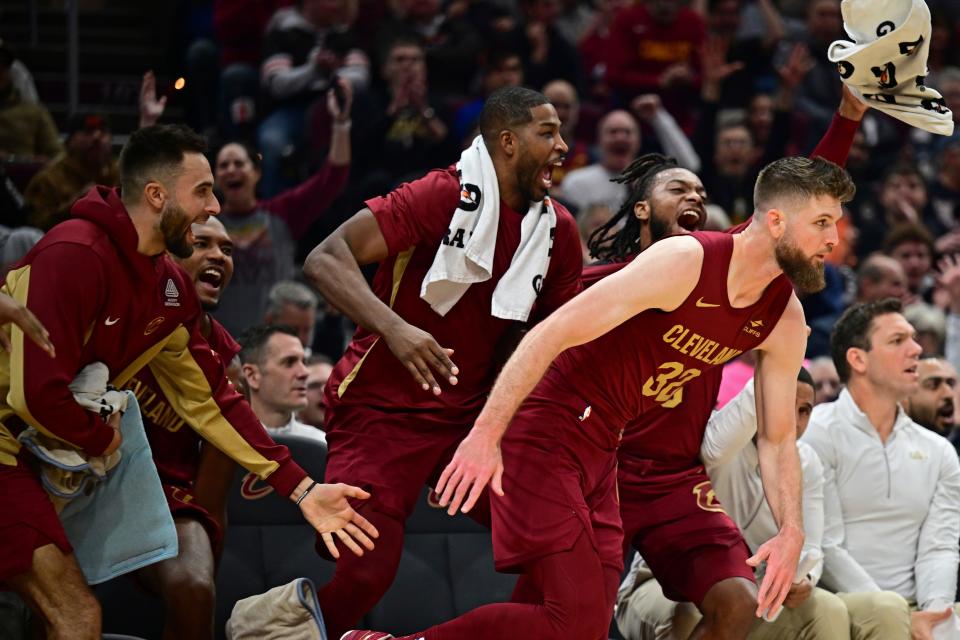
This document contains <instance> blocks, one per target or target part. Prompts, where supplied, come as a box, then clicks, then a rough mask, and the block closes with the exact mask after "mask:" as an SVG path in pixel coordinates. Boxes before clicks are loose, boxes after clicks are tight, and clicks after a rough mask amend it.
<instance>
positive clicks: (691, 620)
mask: <svg viewBox="0 0 960 640" xmlns="http://www.w3.org/2000/svg"><path fill="white" fill-rule="evenodd" d="M616 616H617V626H618V627H619V628H620V633H622V634H623V637H624V638H626V639H627V640H687V638H689V637H690V634H691V633H693V629H694V627H696V626H697V624H698V623H699V622H700V619H701V618H702V617H703V616H701V615H700V612H699V611H698V610H697V608H696V607H695V606H694V605H692V604H690V603H689V602H674V601H673V600H670V599H669V598H667V597H666V596H665V595H663V589H661V588H660V583H659V582H657V581H656V579H654V578H650V579H649V580H647V581H645V582H644V583H643V584H641V585H639V586H638V587H637V588H636V589H635V590H633V591H632V592H631V593H630V594H629V595H625V596H624V597H623V598H622V599H621V600H620V601H619V602H618V603H617V613H616Z"/></svg>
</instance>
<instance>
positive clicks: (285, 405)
mask: <svg viewBox="0 0 960 640" xmlns="http://www.w3.org/2000/svg"><path fill="white" fill-rule="evenodd" d="M240 345H241V346H242V348H241V350H240V363H241V367H242V368H241V371H242V373H243V378H244V381H245V383H246V386H247V389H248V390H249V393H250V406H251V407H252V408H253V412H254V413H255V414H256V415H257V417H258V418H260V422H261V423H263V426H264V427H265V428H266V430H267V432H268V433H269V434H270V435H271V436H276V435H294V436H302V437H306V438H312V439H315V440H319V441H321V442H324V443H325V442H326V436H325V435H324V433H323V431H321V430H320V429H317V428H316V427H311V426H309V425H306V424H303V423H302V422H300V421H298V420H297V418H296V413H295V412H297V411H299V410H301V409H303V408H305V407H306V406H307V376H308V371H307V366H306V364H305V360H306V358H305V356H304V352H303V344H302V343H301V342H300V338H299V336H298V335H297V331H296V329H293V328H292V327H289V326H286V325H258V326H255V327H252V328H250V329H248V330H247V331H245V332H244V334H243V335H242V336H241V337H240Z"/></svg>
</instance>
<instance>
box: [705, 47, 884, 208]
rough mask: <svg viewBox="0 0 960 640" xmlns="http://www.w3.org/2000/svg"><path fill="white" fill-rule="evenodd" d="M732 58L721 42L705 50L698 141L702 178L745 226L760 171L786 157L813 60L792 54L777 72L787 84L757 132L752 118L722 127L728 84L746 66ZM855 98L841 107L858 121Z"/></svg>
mask: <svg viewBox="0 0 960 640" xmlns="http://www.w3.org/2000/svg"><path fill="white" fill-rule="evenodd" d="M726 58H727V47H726V45H725V44H724V43H722V42H720V41H717V40H711V41H710V42H708V43H707V45H706V47H704V49H703V52H702V60H703V85H702V88H701V93H700V95H701V107H702V108H701V112H700V119H699V121H698V123H697V128H696V131H695V132H694V134H693V142H694V146H695V147H696V149H697V151H698V152H699V153H700V156H701V158H703V161H704V162H703V168H702V170H701V177H702V179H703V184H704V186H705V187H706V188H707V191H708V192H709V193H710V199H711V200H712V201H713V202H714V203H716V204H718V205H720V206H721V207H723V209H724V211H726V213H727V215H728V216H730V219H731V220H732V221H733V222H734V223H740V222H743V221H744V220H745V219H746V218H747V217H748V216H749V215H750V214H751V212H752V211H753V206H752V205H753V185H754V182H755V181H756V178H757V175H758V174H759V172H760V169H762V168H763V167H764V166H766V165H767V164H769V163H770V162H773V161H774V160H776V159H778V158H781V157H783V156H784V155H785V153H786V148H787V140H788V139H789V137H790V120H791V112H792V109H793V96H794V91H795V90H796V87H797V85H798V84H799V83H800V82H801V81H802V79H803V77H804V76H805V75H806V73H807V71H808V70H809V61H808V59H807V57H806V54H805V52H804V51H803V50H802V49H800V48H794V49H793V50H792V51H791V54H790V56H789V58H788V59H787V61H786V62H785V63H784V64H783V65H782V66H780V67H779V68H778V69H777V71H778V73H779V75H780V80H781V82H780V91H779V94H778V96H777V99H776V108H775V109H774V111H773V113H772V115H771V116H767V117H764V116H762V115H760V114H759V113H758V112H759V111H760V110H759V109H758V110H756V111H755V112H754V116H753V119H752V122H753V124H754V127H755V128H754V130H753V131H751V129H750V128H749V126H748V123H750V122H751V120H746V121H743V120H733V121H727V122H726V123H724V124H722V125H720V124H718V123H719V108H720V98H721V87H722V84H723V82H724V81H725V80H726V79H727V78H728V77H730V76H731V75H732V74H733V73H735V72H736V71H737V70H738V69H740V68H741V67H742V66H743V63H741V62H725V60H726ZM855 100H856V98H853V97H852V96H847V95H844V96H843V100H841V101H840V103H841V104H840V109H839V111H840V114H841V115H842V116H845V117H847V118H850V119H856V120H859V119H860V118H862V117H863V111H865V109H861V108H859V107H856V106H855V105H853V102H854V101H855ZM858 110H859V113H857V111H858ZM765 120H769V124H767V123H766V122H765ZM768 127H769V130H768ZM754 132H756V133H757V134H759V135H761V136H766V145H765V146H762V147H761V146H759V145H758V144H757V140H756V139H755V138H754Z"/></svg>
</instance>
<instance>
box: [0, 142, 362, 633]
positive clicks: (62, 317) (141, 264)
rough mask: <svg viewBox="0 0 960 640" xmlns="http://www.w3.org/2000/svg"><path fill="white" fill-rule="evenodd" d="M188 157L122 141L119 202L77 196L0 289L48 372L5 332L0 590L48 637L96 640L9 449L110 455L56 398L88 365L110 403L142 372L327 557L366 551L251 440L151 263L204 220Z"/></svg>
mask: <svg viewBox="0 0 960 640" xmlns="http://www.w3.org/2000/svg"><path fill="white" fill-rule="evenodd" d="M204 151H205V144H204V142H203V139H202V138H200V137H199V136H197V135H196V134H195V133H194V132H192V131H190V130H189V129H187V128H185V127H182V126H176V125H172V126H171V125H165V126H155V127H147V128H144V129H140V130H139V131H137V132H135V133H134V134H133V135H132V136H131V137H130V140H129V141H128V142H127V144H126V146H125V147H124V150H123V152H122V153H121V156H120V176H121V185H122V196H121V194H120V192H118V191H117V190H116V189H110V188H107V187H95V188H94V189H92V190H91V191H90V192H89V193H88V194H87V195H86V196H84V197H83V198H82V199H81V200H79V201H78V202H77V204H76V205H74V208H73V210H72V214H73V217H72V219H70V220H68V221H66V222H64V223H62V224H60V225H57V226H56V227H54V228H53V229H52V230H51V231H50V232H49V233H47V235H46V236H44V238H43V239H42V240H41V241H40V242H39V243H38V244H37V245H36V246H35V247H34V248H33V250H31V252H30V253H29V254H27V256H26V257H25V258H24V259H23V261H21V262H20V263H19V264H18V265H16V266H15V267H14V269H13V270H12V271H11V272H10V273H9V274H7V278H6V282H5V284H4V286H3V290H4V292H6V293H8V294H9V295H11V296H12V297H13V298H14V299H15V300H16V301H17V302H18V303H20V304H22V305H24V306H26V307H27V308H28V309H29V310H30V311H32V312H33V313H34V314H35V316H36V318H37V319H38V320H39V321H40V322H42V323H43V325H44V326H46V327H47V329H48V330H49V332H50V338H51V340H52V341H53V343H54V344H56V345H57V347H58V353H57V357H56V358H55V359H51V358H48V357H47V355H46V354H45V353H43V352H41V351H40V347H38V346H36V345H34V344H33V343H31V342H28V341H25V340H24V339H23V332H22V331H20V330H19V329H18V328H16V327H14V329H13V331H12V335H11V338H12V343H13V347H12V350H11V352H10V353H9V354H8V353H7V352H0V398H3V401H2V402H0V484H2V486H3V490H2V491H0V549H3V554H2V555H0V581H3V582H4V583H5V586H6V587H8V588H12V589H13V590H14V591H16V592H17V593H18V594H19V595H20V596H21V597H22V598H23V599H24V600H25V601H26V602H27V604H28V605H29V606H30V607H31V608H32V609H33V610H34V611H35V612H36V613H37V614H38V615H39V616H40V618H41V620H42V621H43V624H44V626H45V628H46V632H47V634H48V635H49V636H51V637H67V636H69V637H73V638H99V637H100V626H101V620H100V607H99V605H98V604H97V601H96V599H95V598H94V596H93V594H92V592H91V591H90V589H89V587H88V586H87V585H86V583H85V582H84V579H83V575H82V574H81V572H80V567H79V566H78V564H77V561H76V559H75V557H74V556H73V553H72V548H71V546H70V543H69V541H68V540H67V538H66V534H65V532H64V529H63V526H62V525H61V524H60V521H59V519H58V518H57V514H56V512H55V510H54V507H53V504H52V503H51V502H50V499H49V498H48V497H47V494H46V493H45V491H44V490H43V488H42V486H41V484H40V480H39V478H38V477H37V475H36V474H35V473H34V471H32V470H31V468H30V467H29V465H28V460H27V458H26V457H25V456H26V452H25V451H24V450H21V447H20V445H19V442H18V441H17V439H16V436H17V434H19V433H20V432H22V431H23V430H24V429H25V428H26V427H27V426H32V427H35V428H37V429H38V430H39V431H41V432H43V433H45V434H48V435H50V436H53V437H55V438H58V439H60V440H63V441H64V442H66V443H67V444H68V445H70V446H73V447H75V448H77V449H80V450H82V451H83V452H84V453H86V454H88V455H103V454H107V455H108V454H110V453H113V452H114V451H116V450H117V449H118V448H119V446H120V444H121V440H122V436H121V433H120V430H119V427H120V414H119V413H114V414H113V415H112V416H110V417H109V418H108V419H107V420H104V419H102V418H101V417H100V416H99V415H97V414H94V413H92V412H89V411H86V410H84V409H83V408H82V407H81V406H80V405H79V404H77V402H76V400H75V399H74V397H73V395H72V393H71V392H70V389H69V388H68V385H69V383H70V382H71V381H72V380H73V378H74V376H76V374H77V371H79V370H81V369H82V368H83V367H84V366H86V365H88V364H91V363H93V362H102V363H103V364H105V365H106V366H107V368H108V369H109V371H110V376H111V380H110V382H111V383H112V384H114V385H115V386H117V387H122V386H123V385H124V384H126V382H127V381H128V380H129V379H130V377H131V376H132V375H133V374H134V373H136V372H137V371H139V370H140V369H141V368H142V367H143V366H145V365H147V364H149V366H150V370H151V372H152V373H153V375H154V376H155V377H156V378H157V380H158V382H159V385H160V387H161V389H164V393H165V395H166V396H167V400H168V402H169V403H170V406H171V407H173V409H174V411H176V412H177V413H178V414H180V415H182V416H185V419H186V420H187V421H188V423H189V425H190V426H191V427H192V428H193V429H195V430H196V431H197V432H199V433H200V434H201V435H202V436H204V437H205V438H206V439H208V440H209V441H210V442H212V443H213V444H214V445H215V446H217V447H218V448H220V449H222V450H223V451H224V452H225V453H227V454H228V455H229V456H231V457H232V458H233V459H234V460H235V461H236V462H237V463H238V464H240V465H242V466H244V467H245V468H247V469H248V470H250V471H252V472H254V473H256V474H257V475H259V476H260V478H261V479H263V480H265V481H266V482H268V483H269V484H271V485H272V486H273V487H274V489H276V491H277V493H279V494H281V495H288V496H290V498H291V500H294V501H299V503H300V504H299V506H300V508H301V510H302V512H303V514H304V517H305V518H306V519H307V520H308V522H310V523H311V525H312V526H313V527H314V528H316V529H317V530H318V531H321V532H323V533H322V535H323V536H324V540H325V541H326V542H328V543H329V545H330V547H331V552H337V553H339V552H338V551H337V548H336V547H335V546H334V545H333V540H332V534H333V533H336V534H337V536H338V538H339V539H340V540H341V542H344V543H345V544H347V546H348V547H350V548H351V550H353V551H354V552H355V553H362V550H361V548H360V546H359V545H358V544H357V543H358V542H359V543H360V544H362V545H363V546H365V547H367V548H370V547H372V542H371V541H370V540H369V538H367V535H368V534H369V535H371V536H376V529H375V528H374V527H373V526H371V525H370V523H369V522H367V521H366V520H365V519H364V518H363V517H362V516H360V515H359V514H357V513H356V512H355V511H354V510H353V509H352V508H351V507H350V506H349V504H348V503H347V498H348V497H353V498H361V499H362V498H365V497H367V496H368V494H367V493H366V492H364V491H362V490H360V489H357V488H355V487H346V486H342V485H341V486H331V485H325V484H317V483H315V482H313V481H312V480H311V479H310V478H309V477H308V476H307V475H306V473H305V472H304V471H303V470H302V469H301V468H300V467H299V466H298V465H297V464H296V463H295V462H294V461H293V460H292V459H291V458H290V453H289V451H288V450H287V449H286V448H285V447H281V446H277V445H276V444H275V443H273V441H271V440H270V438H269V437H268V436H267V435H266V433H265V432H264V431H263V429H262V428H261V426H260V425H259V424H258V421H257V419H256V416H254V415H253V413H252V412H251V411H250V409H249V406H248V405H247V404H246V403H245V402H243V401H242V398H241V397H240V396H239V395H238V394H237V393H236V392H235V391H234V390H233V388H232V386H231V385H230V384H229V382H228V380H227V378H226V375H225V373H224V363H222V362H221V361H220V358H219V356H218V355H217V354H216V353H215V352H214V351H213V350H212V349H211V348H210V345H209V344H208V343H207V341H206V340H205V339H204V338H203V334H202V328H201V317H202V314H201V303H200V300H199V299H198V297H197V292H196V288H195V285H194V283H193V282H192V281H191V280H190V278H189V276H188V274H187V273H186V272H184V271H183V270H182V269H181V268H179V267H178V266H176V265H175V264H174V263H173V262H172V259H171V258H169V257H168V255H167V253H168V252H169V253H170V254H173V255H175V256H179V257H182V258H187V257H189V256H190V255H191V253H192V251H193V246H192V245H193V242H192V241H193V237H192V235H191V234H192V231H191V226H192V224H193V223H194V222H202V221H204V220H206V219H207V218H208V217H209V216H215V215H217V214H218V213H219V211H220V207H219V204H218V203H217V200H216V198H215V197H214V195H213V175H212V173H211V171H210V165H209V164H208V162H207V160H206V158H205V157H204V155H203V153H204ZM65 270H66V271H65ZM65 273H69V276H70V277H64V274H65ZM354 539H356V540H354Z"/></svg>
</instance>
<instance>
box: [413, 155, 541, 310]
mask: <svg viewBox="0 0 960 640" xmlns="http://www.w3.org/2000/svg"><path fill="white" fill-rule="evenodd" d="M457 171H458V173H459V174H460V206H458V207H457V210H456V211H454V213H453V218H452V219H451V220H450V228H449V229H447V235H446V237H445V238H444V239H443V241H442V243H441V244H440V248H439V249H438V250H437V255H436V256H435V257H434V259H433V264H432V265H431V266H430V270H429V271H427V275H426V276H425V277H424V279H423V283H422V284H421V286H420V297H421V298H423V299H424V300H425V301H426V302H428V303H429V304H430V306H431V308H433V310H434V311H436V312H437V313H438V314H440V315H441V316H443V315H446V314H447V312H448V311H450V309H451V308H453V305H455V304H456V303H457V301H458V300H460V298H461V297H462V296H463V294H464V293H466V291H467V289H469V288H470V285H471V284H473V283H474V282H483V281H485V280H489V279H490V278H491V276H492V274H493V258H494V253H495V250H496V243H497V227H498V225H499V223H500V190H499V187H498V186H497V174H496V171H495V170H494V168H493V161H492V160H491V159H490V154H489V153H488V152H487V147H486V145H484V143H483V138H482V137H481V136H477V137H476V139H474V141H473V144H471V145H470V146H469V147H468V148H467V149H466V150H464V152H463V154H461V156H460V162H458V163H457ZM556 226H557V214H556V212H555V211H554V209H553V203H552V202H551V200H550V197H549V196H548V197H546V198H544V199H543V200H542V201H540V202H534V203H532V204H531V205H530V209H529V210H528V211H527V213H526V215H525V216H524V217H523V221H522V222H521V224H520V245H519V246H518V247H517V251H516V253H514V255H513V260H512V261H511V262H510V267H509V268H508V269H507V271H506V273H504V274H503V277H502V278H500V282H498V283H497V286H496V288H495V289H494V292H493V300H492V302H491V305H490V312H491V313H492V314H493V315H494V316H495V317H497V318H504V319H507V320H519V321H521V322H522V321H525V320H526V319H527V317H528V316H529V315H530V309H531V308H532V307H533V303H534V301H535V300H536V298H537V294H538V293H539V292H540V288H541V286H542V285H543V279H544V277H545V276H546V273H547V267H548V266H549V265H550V248H551V243H552V241H553V232H554V228H555V227H556Z"/></svg>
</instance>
